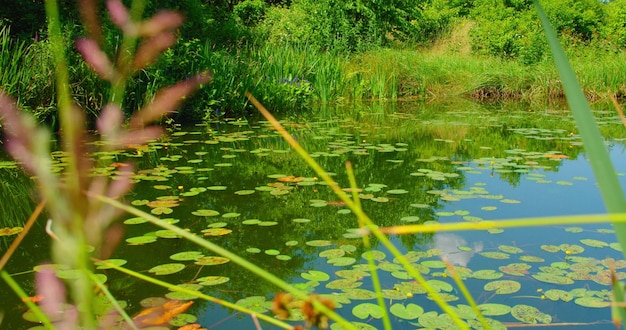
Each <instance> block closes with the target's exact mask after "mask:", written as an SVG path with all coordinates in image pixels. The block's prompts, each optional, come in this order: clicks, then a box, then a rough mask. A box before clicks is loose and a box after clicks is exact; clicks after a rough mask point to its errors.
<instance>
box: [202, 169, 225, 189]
mask: <svg viewBox="0 0 626 330" xmlns="http://www.w3.org/2000/svg"><path fill="white" fill-rule="evenodd" d="M215 166H217V164H216V165H215ZM206 188H207V189H208V190H213V191H220V190H226V188H227V187H226V186H211V187H206Z"/></svg>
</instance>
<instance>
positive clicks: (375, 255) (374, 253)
mask: <svg viewBox="0 0 626 330" xmlns="http://www.w3.org/2000/svg"><path fill="white" fill-rule="evenodd" d="M361 257H363V258H365V259H368V258H371V259H372V260H376V261H381V260H384V259H385V258H386V257H387V256H386V255H385V253H384V252H382V251H378V250H370V251H365V252H363V253H362V254H361Z"/></svg>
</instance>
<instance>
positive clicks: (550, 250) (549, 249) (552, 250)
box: [540, 244, 561, 253]
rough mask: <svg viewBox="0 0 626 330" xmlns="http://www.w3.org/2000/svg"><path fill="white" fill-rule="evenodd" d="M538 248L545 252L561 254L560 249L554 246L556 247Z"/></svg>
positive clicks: (543, 246)
mask: <svg viewBox="0 0 626 330" xmlns="http://www.w3.org/2000/svg"><path fill="white" fill-rule="evenodd" d="M540 248H541V249H542V250H544V251H546V252H552V253H556V252H561V248H560V247H558V246H556V245H546V244H544V245H542V246H540Z"/></svg>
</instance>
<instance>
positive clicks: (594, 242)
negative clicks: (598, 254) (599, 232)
mask: <svg viewBox="0 0 626 330" xmlns="http://www.w3.org/2000/svg"><path fill="white" fill-rule="evenodd" d="M580 242H581V243H583V244H585V245H587V246H591V247H597V248H602V247H605V246H609V243H607V242H603V241H599V240H596V239H581V240H580Z"/></svg>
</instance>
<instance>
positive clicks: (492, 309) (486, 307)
mask: <svg viewBox="0 0 626 330" xmlns="http://www.w3.org/2000/svg"><path fill="white" fill-rule="evenodd" d="M478 309H480V312H481V313H482V314H483V315H485V316H501V315H506V314H508V313H510V312H511V307H509V306H508V305H503V304H490V303H488V304H480V305H478Z"/></svg>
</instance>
